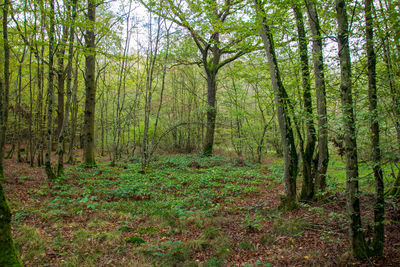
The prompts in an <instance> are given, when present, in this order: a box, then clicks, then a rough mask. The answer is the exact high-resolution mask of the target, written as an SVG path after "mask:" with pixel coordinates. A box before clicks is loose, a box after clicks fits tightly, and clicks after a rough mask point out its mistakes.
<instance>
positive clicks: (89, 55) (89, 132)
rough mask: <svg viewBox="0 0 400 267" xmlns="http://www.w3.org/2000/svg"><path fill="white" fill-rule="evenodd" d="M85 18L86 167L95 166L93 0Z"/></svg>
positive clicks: (89, 1) (84, 158) (89, 4)
mask: <svg viewBox="0 0 400 267" xmlns="http://www.w3.org/2000/svg"><path fill="white" fill-rule="evenodd" d="M87 18H88V21H89V24H90V25H89V26H88V28H87V30H86V34H85V43H86V52H85V53H86V54H85V58H86V67H85V74H86V79H85V87H86V101H85V117H84V133H83V134H84V138H83V141H84V146H83V163H84V164H85V165H86V166H87V167H95V166H96V159H95V136H94V121H95V120H94V119H95V118H94V116H95V107H96V77H95V76H96V42H95V33H94V27H95V21H96V3H95V1H94V0H88V9H87Z"/></svg>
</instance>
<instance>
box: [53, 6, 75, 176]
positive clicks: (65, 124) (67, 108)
mask: <svg viewBox="0 0 400 267" xmlns="http://www.w3.org/2000/svg"><path fill="white" fill-rule="evenodd" d="M70 4H71V5H72V17H71V22H74V21H75V20H76V9H77V7H76V6H77V0H72V3H70ZM69 10H70V9H69V7H68V11H69ZM74 38H75V25H73V24H72V25H71V29H70V37H69V47H68V66H67V102H66V104H65V113H64V115H63V119H62V126H61V129H60V134H59V136H58V149H57V150H58V151H57V154H58V164H57V176H59V177H60V176H62V175H64V153H65V144H64V139H65V135H66V132H67V129H68V116H69V111H70V107H71V97H72V91H71V85H72V61H73V59H74ZM59 84H60V82H59ZM59 107H60V106H59ZM59 122H60V121H59Z"/></svg>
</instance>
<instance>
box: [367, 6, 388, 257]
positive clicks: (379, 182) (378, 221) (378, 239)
mask: <svg viewBox="0 0 400 267" xmlns="http://www.w3.org/2000/svg"><path fill="white" fill-rule="evenodd" d="M364 5H365V7H364V9H365V24H366V35H365V38H366V50H367V57H368V100H369V111H370V127H371V151H372V164H373V171H374V176H375V206H374V238H373V243H372V247H373V253H374V254H375V255H378V256H382V252H383V244H384V241H385V231H384V220H385V197H384V192H385V191H384V184H383V173H382V168H381V151H380V147H379V135H380V131H379V119H378V108H377V106H378V94H377V87H376V54H375V48H374V29H373V19H372V9H373V1H371V0H365V1H364Z"/></svg>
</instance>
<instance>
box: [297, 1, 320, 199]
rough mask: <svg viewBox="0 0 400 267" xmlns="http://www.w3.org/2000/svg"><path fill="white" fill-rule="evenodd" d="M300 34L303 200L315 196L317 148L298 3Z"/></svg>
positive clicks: (308, 73) (304, 36) (298, 29)
mask: <svg viewBox="0 0 400 267" xmlns="http://www.w3.org/2000/svg"><path fill="white" fill-rule="evenodd" d="M293 10H294V13H295V16H296V24H297V32H298V35H299V50H300V62H301V72H302V78H303V79H302V82H303V100H304V110H305V118H306V127H307V141H306V147H305V150H304V151H303V158H302V159H303V161H302V162H303V184H302V188H301V193H300V199H301V200H312V199H313V197H314V181H313V177H312V161H313V155H314V148H315V142H316V137H315V127H314V118H313V111H312V100H311V86H310V71H309V67H308V52H307V43H308V42H307V39H306V32H305V29H304V22H303V14H302V11H301V9H300V7H299V6H298V5H294V6H293Z"/></svg>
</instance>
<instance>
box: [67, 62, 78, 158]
mask: <svg viewBox="0 0 400 267" xmlns="http://www.w3.org/2000/svg"><path fill="white" fill-rule="evenodd" d="M77 58H78V55H77V57H76V59H77ZM75 61H76V62H77V60H75ZM77 94H78V66H75V72H74V86H73V87H72V103H71V104H72V105H71V106H72V110H71V132H70V137H69V149H68V160H67V162H68V163H73V162H74V159H73V152H74V144H75V136H76V125H77V119H78V96H77Z"/></svg>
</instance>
